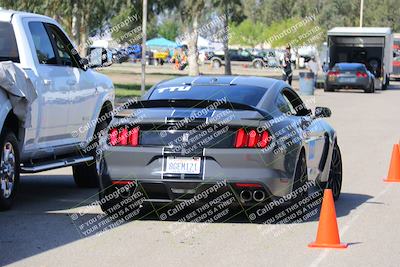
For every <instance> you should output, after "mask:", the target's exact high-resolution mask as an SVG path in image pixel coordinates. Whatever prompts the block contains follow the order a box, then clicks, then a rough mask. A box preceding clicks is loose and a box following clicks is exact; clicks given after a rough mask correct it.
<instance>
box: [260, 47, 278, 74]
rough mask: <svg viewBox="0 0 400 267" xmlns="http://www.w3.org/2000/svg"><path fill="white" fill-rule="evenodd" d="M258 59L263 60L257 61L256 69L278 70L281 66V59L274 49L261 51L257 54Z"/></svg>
mask: <svg viewBox="0 0 400 267" xmlns="http://www.w3.org/2000/svg"><path fill="white" fill-rule="evenodd" d="M255 56H256V58H261V59H262V60H257V61H255V62H254V67H255V68H257V69H261V68H264V67H269V68H278V67H279V66H280V63H279V58H278V56H277V55H276V53H275V50H273V49H267V50H261V51H258V53H257V54H255Z"/></svg>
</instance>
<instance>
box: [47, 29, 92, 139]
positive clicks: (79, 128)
mask: <svg viewBox="0 0 400 267" xmlns="http://www.w3.org/2000/svg"><path fill="white" fill-rule="evenodd" d="M47 26H48V29H49V32H50V36H51V37H52V39H53V40H54V42H55V44H56V48H57V51H58V52H59V54H60V55H63V58H69V59H68V60H70V61H73V60H74V58H73V56H72V51H73V45H72V43H71V42H70V41H69V40H68V38H67V36H66V35H65V34H64V33H63V32H62V31H61V30H60V29H59V28H58V27H57V26H56V25H51V24H48V25H47ZM68 55H69V57H68ZM69 71H70V78H69V80H68V81H69V86H70V88H69V105H68V110H67V113H68V120H67V121H68V126H67V129H68V133H71V136H70V137H71V138H72V140H73V142H74V143H78V142H82V141H85V140H86V139H87V133H88V132H89V130H91V128H93V127H95V126H96V123H95V119H96V118H94V117H93V116H97V114H95V108H96V104H97V101H98V99H99V93H98V90H97V88H96V77H94V75H93V71H92V70H90V69H89V70H84V69H82V68H81V67H80V66H79V63H76V64H75V63H74V62H72V64H71V66H70V67H69ZM92 120H93V123H92ZM93 130H94V129H93Z"/></svg>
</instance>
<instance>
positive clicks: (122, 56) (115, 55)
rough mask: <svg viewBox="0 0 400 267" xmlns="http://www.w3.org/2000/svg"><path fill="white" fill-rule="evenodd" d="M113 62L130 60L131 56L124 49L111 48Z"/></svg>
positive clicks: (119, 62)
mask: <svg viewBox="0 0 400 267" xmlns="http://www.w3.org/2000/svg"><path fill="white" fill-rule="evenodd" d="M111 53H112V62H113V63H118V64H121V63H123V62H126V61H128V59H129V57H128V54H127V52H126V51H125V50H124V49H111Z"/></svg>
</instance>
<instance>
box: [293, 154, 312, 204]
mask: <svg viewBox="0 0 400 267" xmlns="http://www.w3.org/2000/svg"><path fill="white" fill-rule="evenodd" d="M307 181H308V174H307V162H306V157H305V154H304V152H301V154H300V158H299V160H298V162H297V166H296V172H295V176H294V180H293V189H292V194H293V197H294V198H293V202H298V201H299V200H301V199H302V198H305V197H307V195H308V192H307V189H306V190H304V189H303V188H302V187H303V185H305V184H306V183H307Z"/></svg>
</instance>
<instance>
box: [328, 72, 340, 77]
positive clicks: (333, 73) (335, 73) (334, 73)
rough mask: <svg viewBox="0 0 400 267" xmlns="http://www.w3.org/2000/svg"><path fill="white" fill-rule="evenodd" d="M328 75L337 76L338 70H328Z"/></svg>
mask: <svg viewBox="0 0 400 267" xmlns="http://www.w3.org/2000/svg"><path fill="white" fill-rule="evenodd" d="M328 76H334V77H337V76H339V72H338V71H330V72H328Z"/></svg>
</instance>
